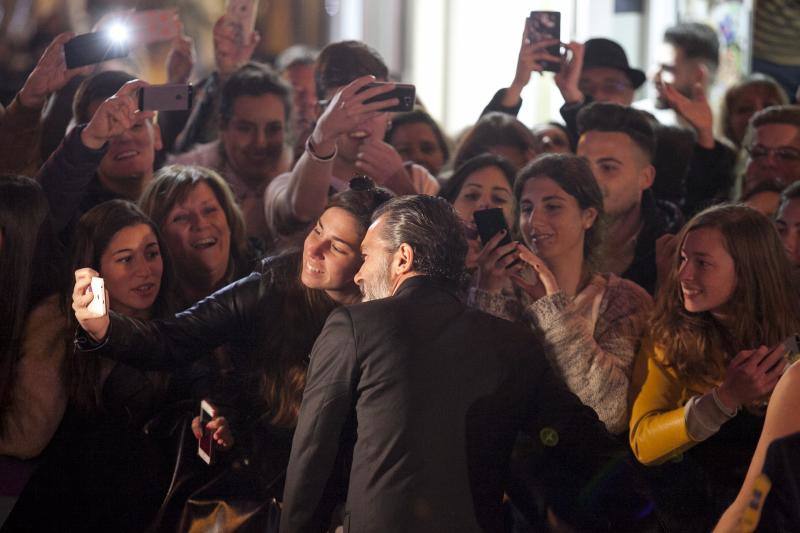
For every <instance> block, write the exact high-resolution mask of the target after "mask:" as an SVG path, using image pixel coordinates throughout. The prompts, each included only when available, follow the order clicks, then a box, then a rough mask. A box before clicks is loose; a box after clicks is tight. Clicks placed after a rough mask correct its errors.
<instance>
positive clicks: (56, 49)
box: [17, 32, 91, 109]
mask: <svg viewBox="0 0 800 533" xmlns="http://www.w3.org/2000/svg"><path fill="white" fill-rule="evenodd" d="M74 36H75V34H73V33H71V32H66V33H62V34H59V35H58V36H56V38H55V39H53V41H52V42H51V43H50V45H49V46H48V47H47V49H46V50H45V51H44V53H43V54H42V57H40V58H39V62H38V63H36V67H34V69H33V71H32V72H31V73H30V75H29V76H28V79H26V80H25V85H23V86H22V89H20V91H19V95H18V96H17V97H18V98H19V101H20V103H21V104H22V105H23V106H25V107H27V108H28V109H39V108H41V107H42V106H44V103H45V101H46V100H47V97H48V96H50V95H51V94H52V93H54V92H56V91H58V90H59V89H61V88H62V87H64V86H65V85H66V84H67V82H69V81H70V80H71V79H72V78H74V77H75V76H78V75H85V74H88V73H89V72H90V71H91V68H90V67H84V68H72V69H71V68H67V62H66V59H65V57H64V44H65V43H67V42H69V41H70V40H71V39H72V38H73V37H74Z"/></svg>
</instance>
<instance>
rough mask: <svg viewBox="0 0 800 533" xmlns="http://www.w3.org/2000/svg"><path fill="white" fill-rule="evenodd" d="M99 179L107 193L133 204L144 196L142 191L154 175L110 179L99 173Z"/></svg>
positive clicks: (150, 173)
mask: <svg viewBox="0 0 800 533" xmlns="http://www.w3.org/2000/svg"><path fill="white" fill-rule="evenodd" d="M97 179H98V180H99V181H100V185H102V186H103V188H104V189H106V190H107V191H109V192H111V193H113V194H115V195H117V196H119V197H121V198H124V199H126V200H130V201H131V202H137V201H138V200H139V197H140V196H141V195H142V191H144V189H145V187H147V185H148V184H149V183H150V182H151V181H152V180H153V173H152V172H149V173H146V174H143V175H142V176H138V177H137V176H129V177H125V178H109V177H108V176H105V175H104V174H102V173H100V172H98V173H97Z"/></svg>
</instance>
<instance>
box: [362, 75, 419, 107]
mask: <svg viewBox="0 0 800 533" xmlns="http://www.w3.org/2000/svg"><path fill="white" fill-rule="evenodd" d="M385 84H386V82H374V83H368V84H366V85H365V86H364V87H362V88H361V89H359V90H358V92H362V91H366V90H367V89H369V88H371V87H377V86H379V85H385ZM392 98H397V100H398V101H399V102H398V104H397V105H394V106H392V107H387V108H385V109H381V111H385V112H391V113H405V112H408V111H412V110H413V109H414V103H416V99H417V88H416V87H415V86H414V85H411V84H410V83H397V84H395V87H394V89H392V90H391V91H389V92H388V93H383V94H379V95H377V96H373V97H372V98H367V99H366V100H364V103H365V104H371V103H373V102H382V101H384V100H391V99H392Z"/></svg>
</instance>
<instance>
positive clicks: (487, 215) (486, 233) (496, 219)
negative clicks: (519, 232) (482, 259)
mask: <svg viewBox="0 0 800 533" xmlns="http://www.w3.org/2000/svg"><path fill="white" fill-rule="evenodd" d="M472 216H473V218H474V219H475V226H476V227H477V228H478V235H480V237H481V242H482V243H483V244H486V243H487V242H489V241H490V240H491V238H492V237H494V236H495V235H497V233H498V232H499V231H500V230H508V224H506V217H505V216H504V215H503V210H502V209H500V208H499V207H493V208H491V209H481V210H478V211H475V212H474V213H473V214H472ZM510 242H511V235H509V234H508V231H506V236H505V237H503V239H502V240H501V241H500V243H499V244H498V246H503V245H504V244H509V243H510Z"/></svg>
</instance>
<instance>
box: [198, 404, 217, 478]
mask: <svg viewBox="0 0 800 533" xmlns="http://www.w3.org/2000/svg"><path fill="white" fill-rule="evenodd" d="M214 416H216V411H215V410H214V407H213V406H212V405H211V404H210V403H208V401H206V400H203V401H201V402H200V431H202V435H201V436H200V440H199V441H198V443H197V455H199V456H200V459H202V460H203V461H204V462H205V463H206V464H209V465H210V464H211V463H212V462H213V461H214V439H213V436H214V432H213V431H209V430H208V429H206V424H208V423H209V422H211V419H212V418H214Z"/></svg>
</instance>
